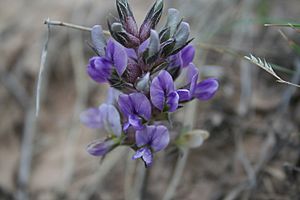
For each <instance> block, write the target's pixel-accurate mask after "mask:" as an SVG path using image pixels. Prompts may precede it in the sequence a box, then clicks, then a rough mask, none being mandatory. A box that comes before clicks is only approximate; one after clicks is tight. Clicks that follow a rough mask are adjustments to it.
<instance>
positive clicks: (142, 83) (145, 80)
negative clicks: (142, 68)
mask: <svg viewBox="0 0 300 200" xmlns="http://www.w3.org/2000/svg"><path fill="white" fill-rule="evenodd" d="M149 81H150V73H149V72H148V73H147V74H145V76H144V77H142V78H140V79H138V80H137V82H136V86H135V87H136V89H138V90H139V91H143V92H147V91H149V88H150V82H149Z"/></svg>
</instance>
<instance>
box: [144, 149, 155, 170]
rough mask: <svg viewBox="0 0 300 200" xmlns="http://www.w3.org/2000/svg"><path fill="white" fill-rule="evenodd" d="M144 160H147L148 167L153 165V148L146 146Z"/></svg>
mask: <svg viewBox="0 0 300 200" xmlns="http://www.w3.org/2000/svg"><path fill="white" fill-rule="evenodd" d="M142 158H143V161H144V162H145V164H146V166H147V167H150V166H151V165H152V161H153V155H152V153H151V150H150V149H149V148H145V150H144V155H143V157H142Z"/></svg>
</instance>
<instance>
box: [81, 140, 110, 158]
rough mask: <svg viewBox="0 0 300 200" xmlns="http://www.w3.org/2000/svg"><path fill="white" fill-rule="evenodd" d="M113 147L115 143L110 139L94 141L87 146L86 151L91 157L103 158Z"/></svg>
mask: <svg viewBox="0 0 300 200" xmlns="http://www.w3.org/2000/svg"><path fill="white" fill-rule="evenodd" d="M115 146H116V144H115V142H114V141H113V140H111V139H108V140H106V141H102V140H95V141H94V142H92V143H90V144H89V145H88V146H87V148H86V150H87V152H88V153H89V154H91V155H93V156H103V155H105V154H107V153H108V152H109V151H111V150H112V149H113V148H114V147H115Z"/></svg>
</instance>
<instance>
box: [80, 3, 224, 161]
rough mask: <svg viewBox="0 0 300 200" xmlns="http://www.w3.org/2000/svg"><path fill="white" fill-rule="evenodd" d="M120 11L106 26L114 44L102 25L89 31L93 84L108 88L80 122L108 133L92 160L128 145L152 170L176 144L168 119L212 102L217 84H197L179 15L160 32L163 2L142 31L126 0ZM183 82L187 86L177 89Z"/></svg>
mask: <svg viewBox="0 0 300 200" xmlns="http://www.w3.org/2000/svg"><path fill="white" fill-rule="evenodd" d="M116 6H117V10H118V14H119V19H114V20H108V28H109V32H110V35H111V37H110V38H106V37H105V35H104V32H103V30H102V27H101V26H100V25H95V26H94V27H93V28H92V29H91V40H92V48H93V49H94V51H95V56H94V57H92V58H90V59H89V62H88V65H87V74H88V75H89V76H90V78H91V79H92V80H94V81H96V82H97V83H100V84H102V83H108V84H109V85H110V89H109V91H108V98H107V100H106V102H105V103H103V104H102V105H100V107H98V108H90V109H88V110H86V111H84V112H83V113H82V114H81V116H80V117H81V121H82V122H83V123H84V124H85V125H86V126H88V127H90V128H96V129H102V130H104V131H105V132H107V138H106V139H105V140H102V139H101V140H96V141H93V142H92V143H91V144H90V145H88V147H87V151H88V152H89V153H90V154H91V155H93V156H103V155H105V154H107V153H109V152H110V151H111V150H112V149H114V148H116V147H118V146H120V145H126V146H128V147H130V148H132V149H133V150H134V151H135V154H134V155H133V157H132V159H134V160H135V159H142V160H143V161H144V163H145V166H146V167H149V166H151V164H152V162H153V156H154V154H155V153H156V152H158V151H161V150H163V149H165V148H166V147H167V146H168V144H170V143H174V144H176V141H175V142H172V141H170V140H171V138H172V139H173V138H174V137H170V133H171V131H170V127H171V125H170V114H171V113H173V112H175V111H177V110H179V109H181V108H182V107H183V106H184V105H185V104H186V103H188V102H190V101H192V100H194V99H198V100H204V101H205V100H209V99H211V98H212V97H213V96H214V94H215V93H216V91H217V89H218V87H219V84H218V81H217V80H216V79H214V78H208V79H206V80H203V81H201V82H198V76H199V72H198V69H197V67H196V66H195V65H194V64H193V59H194V56H195V48H194V47H193V46H192V45H191V44H190V42H191V41H192V39H190V38H189V36H190V26H189V24H188V23H187V22H184V21H183V19H182V18H181V17H180V15H179V12H178V10H176V9H174V8H171V9H169V10H168V16H167V21H166V23H165V25H164V26H163V27H162V28H161V29H160V31H157V30H156V29H155V28H156V25H157V24H158V22H159V20H160V18H161V15H162V11H163V1H162V0H157V1H156V2H155V3H154V5H153V6H152V7H151V9H150V10H149V12H148V13H147V15H146V17H145V20H144V21H143V23H142V25H141V26H140V27H139V28H138V25H137V23H136V21H135V18H134V15H133V13H132V11H131V9H130V6H129V4H128V2H127V0H116ZM179 77H181V78H182V79H184V80H185V82H184V83H183V84H182V86H180V87H177V86H176V85H177V84H175V81H176V80H177V79H178V78H179ZM201 134H202V133H201ZM194 135H195V134H194ZM206 135H207V134H206ZM191 138H195V137H194V136H191ZM175 140H176V138H175ZM178 141H181V142H182V141H184V140H183V139H182V138H181V139H180V138H179V140H178V138H177V144H178V143H179V142H178ZM196 143H197V142H194V143H193V145H194V146H195V144H196ZM200 143H201V144H202V141H200Z"/></svg>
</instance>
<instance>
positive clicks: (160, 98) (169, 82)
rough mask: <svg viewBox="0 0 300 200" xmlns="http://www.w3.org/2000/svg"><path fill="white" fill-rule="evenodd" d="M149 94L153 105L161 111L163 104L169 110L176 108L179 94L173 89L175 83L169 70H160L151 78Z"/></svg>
mask: <svg viewBox="0 0 300 200" xmlns="http://www.w3.org/2000/svg"><path fill="white" fill-rule="evenodd" d="M150 96H151V101H152V103H153V105H154V106H155V107H156V108H158V109H159V110H161V111H163V110H164V108H165V106H167V109H168V111H170V112H173V111H175V110H176V108H177V107H178V100H179V96H178V94H177V93H176V91H175V85H174V82H173V79H172V76H171V75H170V74H169V72H167V71H165V70H162V71H161V72H160V73H159V74H158V76H157V77H155V78H154V79H153V81H152V83H151V86H150Z"/></svg>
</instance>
